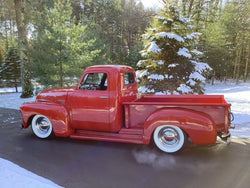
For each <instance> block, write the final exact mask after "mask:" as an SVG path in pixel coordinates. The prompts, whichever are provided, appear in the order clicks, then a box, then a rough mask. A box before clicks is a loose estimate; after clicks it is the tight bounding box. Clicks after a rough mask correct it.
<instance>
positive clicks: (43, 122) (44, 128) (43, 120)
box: [31, 115, 53, 138]
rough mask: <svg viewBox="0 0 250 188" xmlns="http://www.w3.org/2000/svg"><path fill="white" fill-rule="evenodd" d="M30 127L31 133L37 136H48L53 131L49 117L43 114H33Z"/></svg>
mask: <svg viewBox="0 0 250 188" xmlns="http://www.w3.org/2000/svg"><path fill="white" fill-rule="evenodd" d="M31 127H32V130H33V133H34V134H35V135H36V136H37V137H38V138H48V137H50V136H51V135H52V133H53V127H52V123H51V122H50V120H49V118H47V117H46V116H44V115H35V117H34V118H33V119H32V123H31Z"/></svg>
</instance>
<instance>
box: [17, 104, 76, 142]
mask: <svg viewBox="0 0 250 188" xmlns="http://www.w3.org/2000/svg"><path fill="white" fill-rule="evenodd" d="M20 110H21V113H22V116H23V127H24V128H27V127H28V126H29V125H30V123H31V121H32V118H33V117H34V116H35V115H37V114H41V115H44V116H46V117H48V118H49V119H50V121H51V123H52V125H53V131H54V133H55V135H56V136H60V137H67V136H69V135H71V134H72V133H73V129H72V128H71V127H70V124H69V122H70V121H69V114H68V112H67V110H66V108H65V107H64V106H63V105H59V104H55V103H48V102H32V103H24V104H22V106H21V107H20Z"/></svg>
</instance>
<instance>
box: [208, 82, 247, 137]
mask: <svg viewBox="0 0 250 188" xmlns="http://www.w3.org/2000/svg"><path fill="white" fill-rule="evenodd" d="M206 94H216V95H218V94H219V95H224V97H225V99H226V101H227V102H228V103H231V104H232V107H231V109H232V112H233V114H234V119H235V120H234V121H233V122H232V123H233V124H235V125H236V128H235V129H234V130H231V133H232V136H233V137H238V138H248V139H250V97H249V96H250V83H249V82H248V83H240V84H237V85H236V84H235V83H216V84H215V85H213V86H212V85H207V87H206Z"/></svg>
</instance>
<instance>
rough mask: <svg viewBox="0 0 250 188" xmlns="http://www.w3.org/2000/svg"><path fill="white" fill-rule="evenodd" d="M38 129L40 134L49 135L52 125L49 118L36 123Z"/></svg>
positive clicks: (38, 120) (42, 118)
mask: <svg viewBox="0 0 250 188" xmlns="http://www.w3.org/2000/svg"><path fill="white" fill-rule="evenodd" d="M36 129H37V131H38V132H39V133H40V134H47V133H48V131H49V129H50V123H49V121H48V119H47V118H44V117H41V118H38V119H37V121H36Z"/></svg>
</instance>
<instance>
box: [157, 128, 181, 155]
mask: <svg viewBox="0 0 250 188" xmlns="http://www.w3.org/2000/svg"><path fill="white" fill-rule="evenodd" d="M185 142H186V135H185V133H184V132H183V131H182V130H181V129H180V128H179V127H177V126H174V125H162V126H160V127H157V128H156V129H155V131H154V143H155V145H156V146H157V147H158V148H159V149H160V150H162V151H164V152H166V153H175V152H177V151H180V150H181V149H182V148H183V147H184V145H185Z"/></svg>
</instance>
